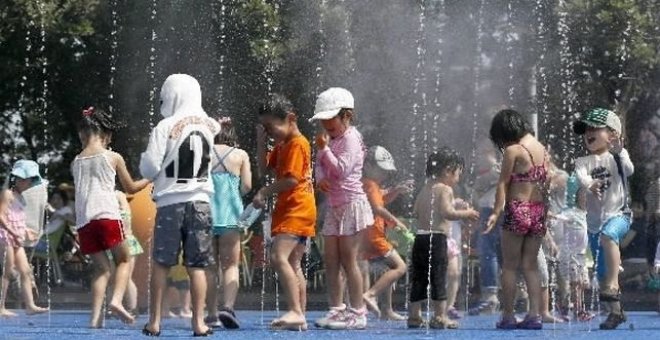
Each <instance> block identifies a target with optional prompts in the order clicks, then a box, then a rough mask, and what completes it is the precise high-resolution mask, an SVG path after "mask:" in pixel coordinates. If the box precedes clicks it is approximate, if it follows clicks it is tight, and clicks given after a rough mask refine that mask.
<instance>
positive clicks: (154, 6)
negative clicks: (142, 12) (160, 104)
mask: <svg viewBox="0 0 660 340" xmlns="http://www.w3.org/2000/svg"><path fill="white" fill-rule="evenodd" d="M150 10H151V16H150V18H149V21H150V22H151V47H150V48H149V67H148V68H147V73H148V74H149V80H150V82H151V89H150V90H149V124H153V122H152V120H153V116H154V114H155V100H156V92H157V91H158V87H157V85H156V38H157V36H156V27H157V22H156V16H157V15H158V0H153V1H152V2H151V9H150Z"/></svg>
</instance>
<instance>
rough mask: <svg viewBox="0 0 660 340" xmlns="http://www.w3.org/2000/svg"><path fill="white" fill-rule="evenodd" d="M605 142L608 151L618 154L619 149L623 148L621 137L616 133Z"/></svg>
mask: <svg viewBox="0 0 660 340" xmlns="http://www.w3.org/2000/svg"><path fill="white" fill-rule="evenodd" d="M607 144H608V146H609V149H610V152H612V153H613V154H619V153H620V152H621V150H623V138H622V137H619V136H618V135H617V136H615V137H614V138H613V139H611V140H609V141H608V143H607Z"/></svg>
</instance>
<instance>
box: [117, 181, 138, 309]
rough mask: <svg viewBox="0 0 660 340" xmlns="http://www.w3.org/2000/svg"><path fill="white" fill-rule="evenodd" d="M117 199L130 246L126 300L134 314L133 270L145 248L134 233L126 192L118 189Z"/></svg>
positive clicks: (135, 296) (135, 298) (135, 304)
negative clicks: (136, 260)
mask: <svg viewBox="0 0 660 340" xmlns="http://www.w3.org/2000/svg"><path fill="white" fill-rule="evenodd" d="M116 194H117V200H118V201H119V214H120V215H121V220H122V226H123V227H124V235H125V236H126V241H124V242H125V243H126V245H127V246H128V254H129V259H128V265H129V274H128V285H127V286H126V296H125V299H124V300H125V302H126V306H127V307H128V311H129V312H130V313H131V314H132V315H137V300H138V290H137V286H136V285H135V282H133V270H134V269H135V257H136V256H138V255H140V254H142V253H143V252H144V249H142V245H141V244H140V242H139V241H138V240H137V238H136V237H135V235H133V225H132V221H131V218H132V214H131V206H130V205H129V204H128V200H127V199H126V194H124V193H123V192H121V191H119V190H117V191H116Z"/></svg>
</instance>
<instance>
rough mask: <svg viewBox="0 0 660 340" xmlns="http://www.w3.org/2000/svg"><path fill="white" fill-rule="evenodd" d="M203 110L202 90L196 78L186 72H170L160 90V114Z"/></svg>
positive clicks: (164, 115)
mask: <svg viewBox="0 0 660 340" xmlns="http://www.w3.org/2000/svg"><path fill="white" fill-rule="evenodd" d="M181 112H184V113H196V112H204V110H203V109H202V90H201V88H200V87H199V83H198V82H197V80H196V79H195V78H193V77H191V76H189V75H187V74H172V75H170V76H169V77H167V79H165V82H164V83H163V87H162V88H161V90H160V114H161V115H162V116H163V117H165V118H168V117H171V116H173V115H175V114H179V113H181Z"/></svg>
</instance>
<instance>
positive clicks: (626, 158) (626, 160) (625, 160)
mask: <svg viewBox="0 0 660 340" xmlns="http://www.w3.org/2000/svg"><path fill="white" fill-rule="evenodd" d="M619 158H621V167H622V170H623V175H624V176H626V177H630V176H632V175H633V173H635V166H634V165H633V163H632V161H631V160H630V155H629V154H628V150H626V149H625V148H622V149H621V152H619Z"/></svg>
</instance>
